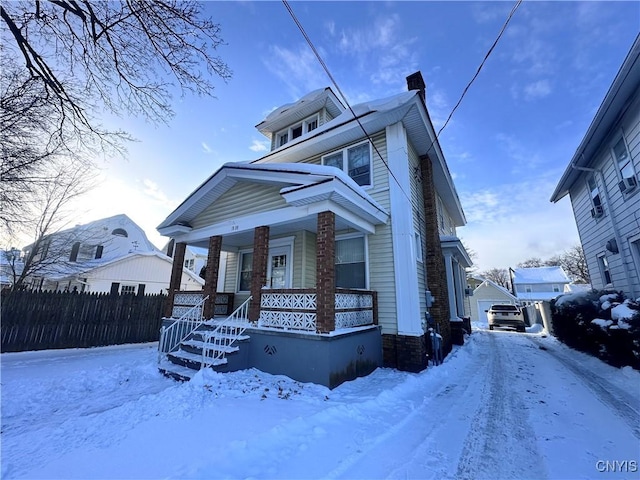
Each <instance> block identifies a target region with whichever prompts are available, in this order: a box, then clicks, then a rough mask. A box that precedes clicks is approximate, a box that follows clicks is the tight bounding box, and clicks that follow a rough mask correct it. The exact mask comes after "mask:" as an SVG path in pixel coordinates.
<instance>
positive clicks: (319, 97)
mask: <svg viewBox="0 0 640 480" xmlns="http://www.w3.org/2000/svg"><path fill="white" fill-rule="evenodd" d="M322 108H326V109H327V111H328V112H329V114H330V115H331V116H332V117H336V116H338V115H340V113H341V112H342V111H343V110H344V109H345V107H344V105H342V103H341V102H340V100H338V98H337V97H336V96H335V94H334V93H333V91H332V90H331V88H329V87H326V88H320V89H318V90H314V91H313V92H310V93H308V94H306V95H305V96H304V97H302V98H300V99H299V100H297V101H295V102H292V103H287V104H285V105H282V106H281V107H279V108H276V109H275V110H273V111H272V112H271V113H269V115H267V118H265V119H264V120H263V121H262V122H260V123H259V124H258V125H256V128H257V129H258V130H259V131H260V132H261V133H263V134H264V135H267V136H269V135H270V134H271V133H273V132H277V131H278V130H281V129H283V128H285V127H287V126H289V125H291V124H294V123H296V122H297V121H301V120H304V119H305V118H306V117H308V116H310V115H313V114H314V113H316V112H318V111H319V110H320V109H322Z"/></svg>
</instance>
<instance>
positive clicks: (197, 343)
mask: <svg viewBox="0 0 640 480" xmlns="http://www.w3.org/2000/svg"><path fill="white" fill-rule="evenodd" d="M216 336H217V337H220V336H219V335H216ZM245 336H246V335H245ZM246 337H247V338H249V337H248V336H246ZM180 345H184V346H187V347H192V348H194V349H197V350H200V351H202V349H203V348H204V342H203V341H201V340H194V339H192V340H185V341H184V342H182V343H181V344H180ZM209 348H210V349H213V350H216V351H218V352H224V353H233V352H237V351H238V350H240V347H238V346H237V345H215V344H211V343H210V344H209Z"/></svg>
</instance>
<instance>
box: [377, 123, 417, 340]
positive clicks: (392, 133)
mask: <svg viewBox="0 0 640 480" xmlns="http://www.w3.org/2000/svg"><path fill="white" fill-rule="evenodd" d="M386 135H387V152H388V153H387V155H388V165H389V168H390V169H391V172H392V173H393V175H394V177H395V178H396V180H397V181H398V182H399V183H400V185H401V186H402V187H401V186H400V185H398V182H396V181H395V180H393V178H389V194H390V201H391V202H390V203H391V235H392V244H393V263H394V275H395V287H396V288H395V292H396V317H397V321H398V334H400V335H421V334H423V333H424V330H423V329H422V316H421V314H420V299H419V296H418V267H417V264H416V258H415V246H414V229H413V208H412V205H411V201H410V199H409V198H407V195H409V192H410V191H411V182H410V172H409V157H408V155H407V153H406V152H407V136H406V131H405V129H404V126H403V124H402V123H401V122H398V123H395V124H393V125H390V126H388V127H387V129H386ZM389 176H391V174H389ZM405 192H406V193H405Z"/></svg>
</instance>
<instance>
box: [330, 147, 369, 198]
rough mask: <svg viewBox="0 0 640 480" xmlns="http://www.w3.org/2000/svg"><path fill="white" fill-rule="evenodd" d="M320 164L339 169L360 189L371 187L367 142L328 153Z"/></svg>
mask: <svg viewBox="0 0 640 480" xmlns="http://www.w3.org/2000/svg"><path fill="white" fill-rule="evenodd" d="M322 164H323V165H327V166H329V167H336V168H339V169H340V170H342V171H343V172H345V173H346V174H347V175H349V176H350V177H351V178H352V179H353V180H354V181H355V182H356V183H357V184H358V185H360V186H361V187H368V186H370V185H371V170H372V168H371V146H370V145H369V142H363V143H359V144H357V145H353V146H351V147H347V148H343V149H342V150H340V151H338V152H333V153H330V154H329V155H326V156H324V157H323V158H322Z"/></svg>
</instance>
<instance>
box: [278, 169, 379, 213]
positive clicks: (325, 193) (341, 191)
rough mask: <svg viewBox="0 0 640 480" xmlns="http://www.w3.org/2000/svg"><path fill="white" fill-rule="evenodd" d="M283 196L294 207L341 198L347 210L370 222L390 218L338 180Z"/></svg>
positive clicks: (283, 194) (285, 193)
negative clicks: (336, 197)
mask: <svg viewBox="0 0 640 480" xmlns="http://www.w3.org/2000/svg"><path fill="white" fill-rule="evenodd" d="M282 196H283V197H284V199H285V200H286V201H287V203H289V204H292V205H295V204H297V203H299V204H305V203H308V202H306V201H305V200H307V199H310V198H314V197H316V198H325V199H332V198H335V196H339V197H341V198H342V199H343V200H344V202H340V203H344V204H346V205H348V207H346V208H348V209H349V210H350V211H352V212H353V213H356V214H359V215H361V214H364V215H365V216H366V217H368V218H367V220H368V221H370V222H380V223H386V222H387V220H388V218H389V215H388V213H387V212H385V211H384V210H381V209H380V208H379V207H377V206H376V205H374V204H372V202H371V201H370V200H369V199H368V198H367V197H368V196H363V195H360V194H359V193H358V192H355V191H353V190H352V189H351V188H350V187H349V186H347V185H345V184H344V183H343V182H341V181H340V180H339V179H337V178H334V179H333V180H330V181H325V182H322V183H318V184H315V185H310V186H305V187H301V188H298V189H295V190H287V191H286V192H284V193H282ZM335 200H338V199H335Z"/></svg>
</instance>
